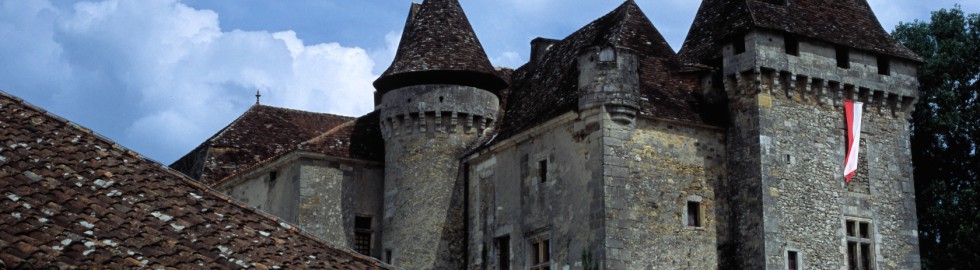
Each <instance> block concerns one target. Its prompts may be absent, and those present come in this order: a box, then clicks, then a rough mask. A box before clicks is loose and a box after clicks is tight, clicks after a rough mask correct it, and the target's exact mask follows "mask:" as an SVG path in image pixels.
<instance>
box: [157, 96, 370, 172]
mask: <svg viewBox="0 0 980 270" xmlns="http://www.w3.org/2000/svg"><path fill="white" fill-rule="evenodd" d="M351 120H354V118H353V117H348V116H340V115H333V114H326V113H314V112H306V111H299V110H291V109H284V108H277V107H271V106H265V105H254V106H252V107H251V108H249V109H248V111H245V113H244V114H242V115H241V116H239V117H238V119H236V120H235V121H233V122H232V123H231V124H229V125H228V126H226V127H225V128H224V129H222V130H221V131H219V132H218V133H217V134H215V135H214V136H212V137H211V138H209V139H208V140H206V141H204V143H202V144H201V145H200V146H198V147H197V148H195V149H194V150H193V151H191V152H190V153H188V154H187V155H185V156H184V157H182V158H180V159H179V160H177V161H176V162H174V163H173V164H171V165H170V166H171V167H172V168H174V169H176V170H178V171H181V172H183V173H184V174H187V175H189V176H191V177H193V178H195V179H197V180H198V181H201V182H202V183H205V184H213V183H214V182H215V181H218V180H221V179H223V178H225V177H227V176H228V175H231V174H233V173H235V172H238V171H241V170H242V169H245V168H248V167H250V166H252V165H253V164H255V163H258V162H261V161H263V160H266V159H268V158H271V157H273V156H275V155H277V154H281V153H283V152H286V151H288V150H290V149H292V148H294V147H295V146H296V145H298V144H299V143H302V142H304V141H306V140H309V139H310V138H313V137H315V136H317V135H320V134H322V133H323V132H325V131H327V130H330V129H332V128H334V127H336V126H338V125H340V124H343V123H345V122H348V121H351Z"/></svg>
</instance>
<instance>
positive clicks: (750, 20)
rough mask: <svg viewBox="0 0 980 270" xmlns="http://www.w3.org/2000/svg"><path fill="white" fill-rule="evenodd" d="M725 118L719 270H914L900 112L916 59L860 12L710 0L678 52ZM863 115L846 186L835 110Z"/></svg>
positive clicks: (849, 0) (909, 97) (857, 4)
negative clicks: (705, 69) (725, 209)
mask: <svg viewBox="0 0 980 270" xmlns="http://www.w3.org/2000/svg"><path fill="white" fill-rule="evenodd" d="M680 56H681V58H682V59H683V60H684V61H686V62H688V63H695V64H704V65H709V66H712V67H714V68H715V69H716V72H715V73H714V74H713V75H712V76H706V77H704V79H703V81H702V84H703V85H704V87H703V89H704V91H705V93H704V94H705V96H707V97H710V99H712V100H714V101H715V102H717V103H718V104H724V105H726V106H727V107H728V112H729V130H728V145H727V150H726V152H727V156H728V157H729V162H728V167H729V170H728V173H729V174H728V179H729V180H728V183H726V185H725V186H726V188H725V190H727V194H725V195H724V196H727V199H728V203H729V204H730V206H731V207H730V208H731V209H732V210H731V213H728V215H729V217H730V222H731V223H730V224H731V226H730V228H731V229H730V232H729V236H728V237H723V239H719V244H720V247H719V250H720V252H721V253H722V254H723V255H722V256H721V257H722V258H727V259H728V261H723V262H721V266H720V268H738V269H787V266H789V265H793V266H796V268H793V267H789V268H790V269H799V267H802V268H807V269H811V268H812V269H843V268H842V266H847V269H917V268H920V263H919V251H918V240H917V239H918V238H917V232H916V228H917V227H916V216H915V198H914V190H913V181H912V164H911V163H912V161H911V160H912V158H911V152H910V149H909V121H908V118H909V110H911V108H912V107H913V104H914V102H915V97H916V96H917V92H916V89H917V86H918V83H917V81H916V67H917V65H918V64H919V63H920V62H921V60H920V58H919V57H918V56H916V55H915V54H914V53H912V52H911V51H909V50H908V49H907V48H905V47H904V46H902V45H901V44H899V43H897V42H896V41H894V40H893V39H892V38H891V37H890V36H889V35H888V34H887V33H886V32H885V31H884V29H882V27H881V26H880V24H879V23H878V21H877V19H876V18H875V16H874V14H873V12H872V11H871V9H870V7H869V6H868V4H867V2H866V1H863V0H831V1H823V0H821V1H816V0H788V1H786V0H784V1H761V0H737V1H727V0H725V1H723V0H705V1H704V2H702V5H701V8H700V10H699V12H698V15H697V17H696V19H695V22H694V25H693V26H692V28H691V32H690V34H689V36H688V38H687V40H686V41H685V43H684V47H683V48H682V49H681V52H680ZM845 100H853V101H857V102H862V103H864V104H865V105H864V112H863V113H864V119H863V126H864V127H863V129H862V130H861V140H860V152H859V153H860V157H859V158H860V159H859V167H858V168H859V169H858V171H857V173H856V175H855V176H854V178H853V179H852V180H851V181H850V182H849V183H847V182H846V181H845V179H844V174H843V164H844V159H845V155H846V153H847V150H846V146H847V140H848V139H847V135H846V132H847V129H846V124H845V115H844V108H843V105H844V101H845Z"/></svg>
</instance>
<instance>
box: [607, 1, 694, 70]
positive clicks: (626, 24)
mask: <svg viewBox="0 0 980 270" xmlns="http://www.w3.org/2000/svg"><path fill="white" fill-rule="evenodd" d="M593 23H594V24H596V25H607V27H608V28H606V29H605V30H601V31H600V35H602V38H604V39H605V40H606V41H607V43H608V44H609V45H615V46H620V47H625V48H629V49H633V50H636V51H639V52H641V53H643V54H646V55H651V56H656V57H659V58H670V59H673V58H675V56H676V53H674V50H673V49H672V48H671V47H670V45H668V44H667V40H666V39H664V37H663V35H661V34H660V31H658V30H657V27H656V26H654V25H653V22H651V21H650V18H648V17H647V16H646V14H644V13H643V10H642V9H640V7H639V6H638V5H637V4H636V2H635V1H633V0H626V1H625V2H623V4H621V5H619V7H617V8H616V9H615V10H613V11H611V12H609V14H606V15H605V16H603V17H601V18H599V19H597V20H596V21H595V22H593ZM596 45H599V44H596Z"/></svg>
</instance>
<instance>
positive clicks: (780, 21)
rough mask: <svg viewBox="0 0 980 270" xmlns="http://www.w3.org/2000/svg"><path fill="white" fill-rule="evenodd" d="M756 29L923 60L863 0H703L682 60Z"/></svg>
mask: <svg viewBox="0 0 980 270" xmlns="http://www.w3.org/2000/svg"><path fill="white" fill-rule="evenodd" d="M784 2H785V3H786V4H784ZM753 28H762V29H769V30H775V31H781V32H786V33H791V34H795V35H798V36H801V37H806V38H811V39H816V40H821V41H824V42H830V43H833V44H838V45H845V46H850V47H854V48H857V49H861V50H866V51H869V52H873V53H879V54H884V55H890V56H894V57H899V58H904V59H908V60H912V61H919V62H921V61H922V58H920V57H919V56H918V55H916V54H915V53H913V52H912V51H911V50H909V49H908V48H906V47H905V46H903V45H902V44H901V43H898V42H897V41H895V39H893V38H892V37H891V36H890V35H889V34H888V33H887V32H886V31H885V29H884V28H882V27H881V23H879V22H878V18H877V17H875V14H874V12H873V11H872V10H871V7H870V6H868V2H867V1H865V0H785V1H784V0H704V1H702V2H701V7H700V9H698V13H697V16H696V17H695V19H694V23H693V24H692V25H691V30H690V31H689V32H688V35H687V38H686V39H685V40H684V45H683V46H682V47H681V51H680V56H681V59H682V60H683V61H685V62H688V63H702V64H706V63H709V61H711V60H713V59H715V58H718V57H720V56H721V55H720V53H721V48H722V47H723V46H724V45H725V44H726V43H728V42H729V41H730V40H731V39H732V38H733V37H734V36H736V35H739V34H743V33H745V32H747V31H749V30H750V29H753Z"/></svg>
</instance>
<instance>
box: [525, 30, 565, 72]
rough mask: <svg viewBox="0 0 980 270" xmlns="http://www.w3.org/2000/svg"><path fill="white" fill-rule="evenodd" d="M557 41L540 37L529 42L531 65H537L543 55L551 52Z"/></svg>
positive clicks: (542, 58)
mask: <svg viewBox="0 0 980 270" xmlns="http://www.w3.org/2000/svg"><path fill="white" fill-rule="evenodd" d="M559 41H560V40H557V39H550V38H542V37H539V38H535V39H534V40H531V65H532V66H534V65H537V64H538V63H540V62H541V60H544V55H545V53H547V52H548V50H551V46H554V45H555V44H557V43H558V42H559Z"/></svg>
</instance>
